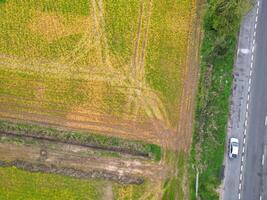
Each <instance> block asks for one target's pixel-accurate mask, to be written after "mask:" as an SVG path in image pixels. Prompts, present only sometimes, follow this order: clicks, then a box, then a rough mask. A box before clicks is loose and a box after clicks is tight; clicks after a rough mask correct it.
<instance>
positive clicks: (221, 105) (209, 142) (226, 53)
mask: <svg viewBox="0 0 267 200" xmlns="http://www.w3.org/2000/svg"><path fill="white" fill-rule="evenodd" d="M248 8H249V3H248V1H247V0H241V1H235V0H209V1H208V2H207V8H206V11H205V16H204V22H203V26H204V27H203V28H204V38H203V41H202V47H201V70H200V80H199V86H198V95H197V105H196V111H195V129H194V136H193V144H192V149H191V166H190V167H192V169H190V171H191V183H190V185H191V187H190V190H191V199H195V178H196V177H195V173H196V169H198V171H199V193H198V196H199V197H200V199H203V200H215V199H218V198H219V195H218V192H217V191H216V190H217V189H218V187H219V185H220V183H221V180H220V178H221V177H220V174H221V169H222V163H223V157H224V151H225V138H226V127H227V122H228V116H229V104H230V95H231V90H232V71H233V65H234V58H235V52H236V44H237V35H238V30H239V25H240V21H241V17H242V15H243V14H244V11H247V10H248Z"/></svg>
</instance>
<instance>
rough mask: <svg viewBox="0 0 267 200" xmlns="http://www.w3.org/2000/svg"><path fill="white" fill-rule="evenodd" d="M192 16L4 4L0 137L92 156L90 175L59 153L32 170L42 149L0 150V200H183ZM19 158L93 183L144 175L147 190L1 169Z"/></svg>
mask: <svg viewBox="0 0 267 200" xmlns="http://www.w3.org/2000/svg"><path fill="white" fill-rule="evenodd" d="M196 10H197V1H196V0H179V1H177V0H164V1H163V0H130V1H126V0H76V1H73V0H56V1H54V0H53V1H52V0H0V137H2V136H3V135H4V136H5V135H7V134H8V133H12V134H13V136H12V137H18V138H21V137H22V138H23V137H32V138H38V137H42V138H43V139H44V140H46V139H47V138H48V140H50V139H51V140H57V141H56V142H58V143H59V144H57V145H60V142H62V143H64V145H62V148H63V147H65V145H68V144H66V143H70V144H71V145H81V146H82V145H87V144H90V145H92V144H93V145H96V146H94V147H93V150H92V152H93V153H92V152H91V150H90V155H87V154H86V156H85V157H84V158H85V159H88V162H87V164H88V166H86V167H87V168H86V167H83V166H82V164H81V163H84V160H83V159H84V158H82V159H81V158H80V157H79V156H77V157H75V156H74V157H73V160H71V159H68V155H67V154H66V152H65V151H61V150H62V149H60V148H59V149H56V150H55V149H50V151H51V152H50V151H48V152H50V153H49V154H48V158H49V159H47V158H46V159H45V160H40V159H39V156H40V154H41V151H40V149H39V148H41V147H43V146H45V147H46V148H47V143H46V142H44V143H42V144H41V145H40V144H38V145H39V146H38V145H37V147H36V148H35V147H30V145H32V144H31V143H30V144H24V143H21V141H20V140H14V141H12V142H10V141H5V142H3V141H0V154H1V152H2V154H1V155H0V199H10V198H11V199H12V198H13V199H19V196H20V194H21V193H22V192H23V191H24V190H27V191H29V192H28V193H25V194H23V196H21V199H42V197H44V199H53V198H54V199H64V198H65V199H66V198H67V199H96V200H98V199H99V200H106V199H107V200H109V199H110V200H112V199H114V200H115V199H118V200H124V199H125V200H126V199H127V200H135V199H136V200H137V199H140V200H147V199H151V200H152V199H161V198H163V199H166V200H169V199H176V198H179V199H188V198H185V197H188V196H187V190H186V187H187V184H188V183H187V182H186V179H185V177H186V173H187V172H186V164H185V163H186V156H184V155H185V154H186V153H187V150H188V148H189V146H190V142H191V127H192V121H191V117H192V116H191V115H192V109H193V103H194V88H195V85H196V84H195V83H196V80H197V70H196V69H195V67H196V63H195V62H196V60H197V59H196V57H197V48H195V45H198V44H197V43H198V41H197V39H196V41H194V39H195V38H194V37H198V36H197V34H196V35H194V34H193V32H194V31H196V28H197V27H196V26H198V24H196V17H197V16H196ZM25 124H28V125H25ZM29 124H30V125H29ZM42 127H46V128H42ZM65 133H66V134H65ZM64 134H65V135H64ZM98 136H99V137H98ZM10 137H11V136H10ZM45 137H47V138H45ZM39 139H40V138H39ZM53 142H55V141H53ZM14 143H15V144H16V145H17V143H19V145H18V146H16V145H14ZM34 143H35V142H34ZM76 143H78V144H76ZM20 145H21V146H20ZM53 145H54V144H53ZM53 145H52V146H53ZM57 145H56V146H57ZM9 148H10V149H9ZM86 148H87V147H86ZM90 148H91V147H90ZM27 149H28V150H27ZM29 149H31V150H29ZM99 149H100V150H99ZM103 149H104V151H102V150H103ZM180 150H182V151H183V152H182V153H178V152H179V151H180ZM129 151H130V153H129ZM5 152H6V153H5ZM13 152H15V153H13ZM18 152H23V156H21V158H23V159H24V161H27V162H31V161H33V159H32V158H33V157H34V159H35V160H34V161H36V162H38V164H40V163H41V164H44V163H45V164H47V163H49V162H50V161H51V159H52V161H51V163H52V164H53V162H55V163H56V165H57V166H60V165H62V166H63V165H64V164H65V163H69V166H74V168H75V169H77V168H79V167H80V168H81V169H83V170H84V169H86V170H89V171H90V170H99V169H100V166H102V167H103V168H105V167H106V168H108V167H107V165H108V164H107V163H112V165H111V166H116V167H118V168H116V170H115V168H113V169H112V170H113V171H116V172H115V173H116V176H119V177H120V176H121V174H120V172H119V171H120V170H121V169H124V170H125V171H129V173H130V175H132V176H133V175H134V176H137V175H138V176H139V175H140V174H142V173H143V177H142V178H144V183H143V184H140V185H136V184H130V185H128V184H125V185H123V184H120V183H118V182H116V181H107V180H102V179H101V178H100V179H98V178H95V179H89V180H79V179H76V178H70V177H66V176H61V175H56V174H46V173H39V172H38V173H30V172H27V171H23V170H21V169H19V168H15V167H10V166H5V167H1V166H3V165H1V161H4V162H10V163H12V162H13V161H15V162H16V161H17V159H19V157H20V155H19V153H18ZM27 152H28V153H27ZM71 153H73V152H71ZM75 153H77V152H75ZM87 153H88V152H87ZM135 153H137V154H138V153H139V154H143V157H142V158H136V155H135ZM184 153H185V154H184ZM128 154H130V155H128ZM144 155H145V156H144ZM62 156H64V157H63V158H62ZM83 156H84V155H83ZM75 159H76V160H75ZM90 159H92V160H90ZM74 160H75V162H73V161H74ZM76 161H77V163H76ZM94 161H95V163H99V165H98V166H96V165H97V164H95V166H93V165H92V166H91V165H90V162H91V163H94ZM124 161H125V162H124ZM126 161H127V162H126ZM138 161H140V162H138ZM122 162H124V164H121V163H122ZM51 163H49V165H50V164H51ZM58 163H60V164H58ZM127 163H131V164H133V165H135V167H131V166H130V167H129V166H127ZM138 163H141V164H138ZM101 164H102V165H101ZM110 168H112V167H110ZM128 168H129V169H128ZM117 169H119V170H117ZM151 169H152V170H151ZM163 169H164V170H163ZM167 169H168V170H167ZM159 170H161V172H162V173H161V172H160V173H159V172H158V171H159ZM163 171H164V172H163ZM152 172H153V173H152ZM145 173H146V174H145ZM151 174H152V175H151ZM1 175H3V176H2V177H1ZM138 176H137V177H138ZM159 177H160V178H159ZM46 179H47V180H48V182H47V183H46V184H44V185H43V183H44V180H46ZM1 182H5V183H7V184H5V187H2V188H1ZM54 184H55V185H56V188H54V187H51V185H54ZM34 185H36V187H35V186H34ZM71 185H75V187H74V188H73V187H71ZM56 189H57V191H56ZM53 194H54V195H53ZM1 195H2V196H1ZM52 195H53V198H52ZM80 195H85V196H80Z"/></svg>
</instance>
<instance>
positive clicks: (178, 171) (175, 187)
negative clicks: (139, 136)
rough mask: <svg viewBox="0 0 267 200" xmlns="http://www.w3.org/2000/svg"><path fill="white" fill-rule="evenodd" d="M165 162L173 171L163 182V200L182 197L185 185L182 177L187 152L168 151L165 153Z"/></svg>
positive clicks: (183, 175)
mask: <svg viewBox="0 0 267 200" xmlns="http://www.w3.org/2000/svg"><path fill="white" fill-rule="evenodd" d="M166 155H167V157H166V161H167V163H168V164H169V165H170V166H171V167H173V169H174V171H175V173H174V175H173V176H171V177H170V178H169V179H167V180H166V181H165V183H164V188H163V189H164V193H163V198H162V199H163V200H175V199H184V198H185V194H184V192H185V191H184V188H186V187H187V185H184V178H185V177H186V174H185V170H186V164H187V158H186V156H187V154H186V153H184V152H179V153H177V152H172V151H169V152H167V153H166Z"/></svg>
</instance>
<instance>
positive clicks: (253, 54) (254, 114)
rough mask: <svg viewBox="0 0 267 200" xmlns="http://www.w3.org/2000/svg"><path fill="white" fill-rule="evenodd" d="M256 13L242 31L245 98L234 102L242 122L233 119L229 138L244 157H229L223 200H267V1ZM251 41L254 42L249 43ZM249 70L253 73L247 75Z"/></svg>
mask: <svg viewBox="0 0 267 200" xmlns="http://www.w3.org/2000/svg"><path fill="white" fill-rule="evenodd" d="M253 12H254V13H253ZM253 12H252V14H251V16H249V17H250V18H251V20H250V21H249V19H246V20H245V23H244V24H243V29H242V27H241V37H243V38H240V40H239V49H241V50H243V54H244V55H241V56H239V55H238V58H237V60H238V62H239V63H238V65H240V67H243V68H242V72H243V79H242V74H241V78H240V77H239V78H240V80H239V82H240V83H239V84H240V85H239V87H240V88H242V91H241V92H240V94H241V95H242V96H241V97H240V98H239V99H240V101H239V99H234V98H233V102H234V103H235V104H236V105H235V106H236V107H238V108H239V112H238V113H239V118H238V120H235V119H231V120H232V121H230V122H232V123H231V126H230V128H229V130H228V133H229V136H228V137H237V138H238V139H239V140H240V154H239V158H237V159H233V160H229V158H228V157H227V153H226V154H225V165H226V167H225V178H224V184H223V188H222V189H223V190H222V194H221V198H222V199H223V200H238V199H242V200H267V118H266V116H267V0H262V1H259V4H258V3H257V4H256V6H255V9H254V11H253ZM242 30H243V31H242ZM250 32H251V34H250ZM249 39H251V41H252V42H247V43H246V41H247V40H249ZM242 40H243V41H242ZM242 46H246V47H247V48H246V49H242ZM241 52H242V51H241ZM240 60H241V61H240ZM247 69H250V70H249V73H245V71H246V70H247ZM235 71H237V70H235ZM239 75H240V74H238V76H239ZM235 81H236V80H235ZM247 82H248V84H247ZM237 88H238V84H237ZM243 90H244V91H243ZM233 93H234V94H236V93H238V91H233ZM236 96H238V95H236ZM235 101H236V102H235ZM237 102H238V103H237ZM239 102H240V103H239ZM237 104H238V105H237ZM240 110H241V111H240ZM234 113H235V110H231V114H232V115H234ZM240 113H241V114H240ZM242 113H245V114H244V115H242ZM236 118H237V117H236ZM238 123H240V124H241V125H240V124H238ZM239 126H240V127H239Z"/></svg>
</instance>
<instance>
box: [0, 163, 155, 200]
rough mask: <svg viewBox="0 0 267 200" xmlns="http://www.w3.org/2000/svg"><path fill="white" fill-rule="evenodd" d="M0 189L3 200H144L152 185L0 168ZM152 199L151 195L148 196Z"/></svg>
mask: <svg viewBox="0 0 267 200" xmlns="http://www.w3.org/2000/svg"><path fill="white" fill-rule="evenodd" d="M0 186H1V187H0V198H1V199H2V200H9V199H17V200H25V199H32V200H35V199H36V200H37V199H38V200H47V199H49V200H62V199H69V200H107V197H113V198H114V199H117V200H124V199H131V200H138V199H140V198H142V197H145V196H144V191H145V190H146V189H148V188H149V186H151V185H148V184H143V185H141V186H136V185H128V186H126V185H125V186H122V185H119V184H116V183H112V182H107V181H101V180H79V179H74V178H70V177H65V176H59V175H54V174H43V173H30V172H26V171H23V170H19V169H16V168H14V167H9V168H1V167H0ZM109 190H111V193H110V191H109ZM110 194H111V196H110ZM152 197H153V195H151V196H150V197H149V196H148V198H151V199H152ZM145 198H146V197H145ZM146 199H147V198H146Z"/></svg>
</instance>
